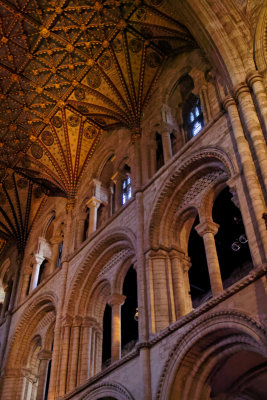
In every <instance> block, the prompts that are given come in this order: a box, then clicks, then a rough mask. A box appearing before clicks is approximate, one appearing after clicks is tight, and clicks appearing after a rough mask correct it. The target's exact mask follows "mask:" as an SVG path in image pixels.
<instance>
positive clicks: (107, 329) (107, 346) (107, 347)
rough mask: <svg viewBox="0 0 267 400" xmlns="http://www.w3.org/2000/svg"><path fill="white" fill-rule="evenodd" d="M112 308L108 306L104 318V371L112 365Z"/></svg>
mask: <svg viewBox="0 0 267 400" xmlns="http://www.w3.org/2000/svg"><path fill="white" fill-rule="evenodd" d="M111 314H112V313H111V307H110V305H109V304H107V305H106V308H105V311H104V316H103V340H102V369H104V368H106V367H108V366H109V365H110V363H111V316H112V315H111Z"/></svg>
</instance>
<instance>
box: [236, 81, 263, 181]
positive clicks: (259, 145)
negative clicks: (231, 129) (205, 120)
mask: <svg viewBox="0 0 267 400" xmlns="http://www.w3.org/2000/svg"><path fill="white" fill-rule="evenodd" d="M235 94H236V97H237V99H238V102H239V105H240V111H241V113H242V117H243V119H244V121H245V124H246V127H247V130H248V133H249V136H250V138H251V140H252V144H253V147H254V150H255V153H256V157H257V159H258V163H259V167H260V171H261V175H262V178H263V182H264V184H265V187H267V147H266V142H265V139H264V136H263V133H262V130H261V126H260V123H259V119H258V116H257V113H256V110H255V107H254V104H253V101H252V97H251V94H250V90H249V87H248V86H247V85H246V84H245V83H242V84H240V85H239V86H238V87H237V88H236V89H235Z"/></svg>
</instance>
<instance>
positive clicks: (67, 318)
mask: <svg viewBox="0 0 267 400" xmlns="http://www.w3.org/2000/svg"><path fill="white" fill-rule="evenodd" d="M72 321H73V318H72V317H71V316H70V315H65V316H64V317H63V320H62V322H63V326H71V325H72Z"/></svg>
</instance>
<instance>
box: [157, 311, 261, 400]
mask: <svg viewBox="0 0 267 400" xmlns="http://www.w3.org/2000/svg"><path fill="white" fill-rule="evenodd" d="M196 332H197V333H196ZM266 359H267V347H266V330H265V329H264V327H263V326H261V325H260V324H258V323H257V322H256V321H255V320H253V319H252V318H251V317H249V316H248V315H246V314H244V313H242V312H239V311H235V310H232V311H220V312H215V313H213V314H210V315H207V316H205V317H202V318H201V319H200V320H199V321H197V322H196V323H195V324H194V326H191V327H190V331H189V332H185V333H183V335H182V336H180V337H179V339H178V341H177V344H176V345H175V346H174V348H173V349H172V351H171V352H170V354H169V357H168V360H167V362H166V364H165V366H164V368H163V373H162V375H161V378H160V381H159V386H158V390H157V395H156V399H157V400H163V399H166V398H168V399H170V400H172V399H175V400H187V399H195V400H204V399H205V400H209V399H211V398H212V399H216V400H226V399H231V400H232V399H233V400H236V399H239V396H240V398H242V399H243V398H246V397H242V396H243V395H245V394H246V393H247V392H249V391H251V390H252V391H253V390H257V389H255V384H256V385H257V384H259V382H260V383H261V384H262V383H263V382H266V376H267V370H266ZM231 364H232V369H231ZM227 368H229V370H231V371H232V375H231V376H230V375H228V376H227ZM233 368H234V369H233ZM233 371H234V372H233ZM224 374H225V375H224ZM253 379H255V381H253ZM254 383H255V384H254ZM264 386H265V385H264ZM262 390H263V393H266V392H264V390H266V387H265V388H262ZM260 393H261V391H260V390H259V392H258V396H259V394H260ZM254 396H257V392H256V393H254ZM251 398H253V399H254V398H259V397H253V396H252V397H251Z"/></svg>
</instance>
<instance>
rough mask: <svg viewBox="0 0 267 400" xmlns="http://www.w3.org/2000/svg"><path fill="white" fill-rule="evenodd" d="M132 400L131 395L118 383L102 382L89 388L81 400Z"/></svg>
mask: <svg viewBox="0 0 267 400" xmlns="http://www.w3.org/2000/svg"><path fill="white" fill-rule="evenodd" d="M104 399H110V400H134V398H133V396H132V395H131V393H130V392H129V391H128V390H127V389H126V388H125V387H124V386H123V385H121V384H120V383H117V382H103V383H101V384H99V385H96V386H94V387H93V388H91V389H90V390H89V391H88V392H87V393H86V394H85V395H84V396H83V397H82V398H81V400H104Z"/></svg>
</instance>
